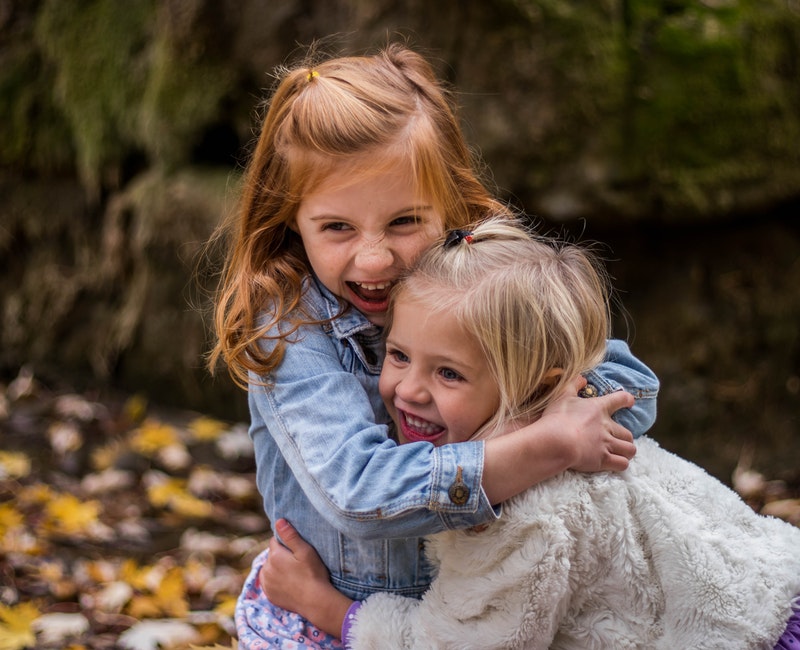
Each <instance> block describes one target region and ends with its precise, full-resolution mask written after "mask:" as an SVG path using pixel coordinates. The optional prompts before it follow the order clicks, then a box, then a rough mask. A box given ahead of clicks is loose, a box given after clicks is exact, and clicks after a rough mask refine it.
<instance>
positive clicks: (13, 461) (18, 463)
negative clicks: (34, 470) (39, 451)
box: [0, 450, 31, 480]
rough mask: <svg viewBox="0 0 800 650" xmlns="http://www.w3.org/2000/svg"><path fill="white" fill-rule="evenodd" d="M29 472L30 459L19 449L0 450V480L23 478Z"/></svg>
mask: <svg viewBox="0 0 800 650" xmlns="http://www.w3.org/2000/svg"><path fill="white" fill-rule="evenodd" d="M30 473H31V459H30V458H28V456H27V455H25V454H23V453H22V452H19V451H2V450H0V480H4V479H7V478H24V477H25V476H27V475H28V474H30Z"/></svg>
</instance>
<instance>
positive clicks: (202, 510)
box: [147, 478, 214, 517]
mask: <svg viewBox="0 0 800 650" xmlns="http://www.w3.org/2000/svg"><path fill="white" fill-rule="evenodd" d="M147 498H148V499H149V500H150V503H152V504H153V505H154V506H155V507H157V508H169V509H170V510H172V511H173V512H176V513H178V514H180V515H183V516H185V517H208V516H210V515H211V513H212V512H213V509H214V508H213V506H212V505H211V504H210V503H209V502H208V501H203V500H202V499H198V498H197V497H195V496H194V495H192V494H190V493H189V492H187V491H186V481H185V480H183V479H177V478H169V479H166V480H164V481H161V482H159V483H155V484H153V485H150V486H148V488H147Z"/></svg>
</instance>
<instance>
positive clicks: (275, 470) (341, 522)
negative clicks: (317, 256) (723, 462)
mask: <svg viewBox="0 0 800 650" xmlns="http://www.w3.org/2000/svg"><path fill="white" fill-rule="evenodd" d="M303 307H304V310H305V312H306V313H307V314H308V315H310V316H311V317H312V318H319V319H320V320H324V321H327V319H330V318H333V317H334V316H335V315H336V314H337V313H338V312H339V304H338V302H337V300H336V298H335V296H333V295H332V294H331V293H330V292H329V291H328V290H327V289H326V288H325V287H323V286H322V285H321V284H320V283H319V282H318V281H316V279H314V278H310V279H309V280H308V282H307V284H306V291H305V294H304V298H303ZM263 345H265V346H268V345H269V342H268V341H267V340H265V341H264V343H263ZM284 349H285V352H284V357H283V360H282V362H281V364H280V365H279V366H278V368H276V369H275V371H274V372H273V374H272V375H271V376H270V377H269V378H266V380H265V379H264V378H258V377H255V376H254V377H251V382H250V387H249V406H250V416H251V424H250V436H251V438H252V440H253V444H254V447H255V454H256V465H257V472H256V477H257V482H258V488H259V491H260V492H261V494H262V496H263V499H264V508H265V512H266V514H267V516H268V517H269V519H270V521H273V522H274V521H275V520H276V519H278V518H281V517H283V518H286V519H288V520H289V521H290V522H291V523H292V524H293V525H294V526H295V528H296V529H297V530H298V532H299V533H300V534H301V535H302V536H303V537H304V538H305V539H306V541H308V542H309V543H310V544H311V545H312V546H314V548H315V549H316V550H317V552H318V553H319V555H320V557H321V558H322V560H323V561H324V562H325V564H326V566H327V567H328V569H329V571H330V574H331V580H332V582H333V584H334V585H335V586H336V587H337V589H339V590H340V591H342V592H343V593H345V594H346V595H347V596H349V597H350V598H353V599H359V600H360V599H363V598H366V597H367V596H368V595H369V594H371V593H374V592H376V591H390V592H394V593H398V594H401V595H406V596H412V597H419V596H421V594H422V593H423V592H424V591H425V589H426V588H427V586H428V584H429V582H430V575H429V573H430V571H429V567H428V566H427V564H426V562H425V560H424V554H423V553H422V551H421V549H422V540H421V539H420V538H421V536H422V535H427V534H431V533H436V532H439V531H442V530H446V529H458V528H467V527H471V526H475V525H478V524H482V523H486V522H488V521H493V520H494V519H496V518H497V516H498V513H499V509H497V510H496V509H495V508H493V507H492V505H491V504H490V503H489V501H488V499H487V498H486V495H485V493H484V492H483V489H482V487H481V477H482V470H483V450H484V443H483V442H482V441H472V442H464V443H459V444H454V445H444V446H441V447H434V446H433V445H432V444H430V443H426V442H416V443H410V444H405V445H398V444H397V443H396V442H395V441H394V440H392V439H391V438H390V437H389V433H388V432H389V429H388V426H387V423H388V422H389V417H388V414H387V412H386V409H385V407H384V405H383V403H382V401H381V398H380V395H379V393H378V376H379V374H380V368H381V364H382V362H383V356H384V355H383V342H382V332H381V330H380V329H379V328H378V327H376V326H374V325H372V324H371V323H370V322H369V321H368V320H367V319H366V318H365V317H364V316H363V315H362V314H361V313H360V312H358V311H357V310H355V309H350V310H348V311H347V312H346V313H345V314H344V315H343V316H340V317H339V318H335V319H334V320H332V321H329V322H325V323H324V324H323V325H305V326H303V327H301V328H300V330H298V332H297V333H295V334H294V335H292V336H290V337H289V339H288V341H287V345H286V346H285V348H284ZM588 380H589V383H590V384H591V385H592V386H594V387H595V388H596V392H597V394H600V395H602V394H605V393H607V392H609V391H613V390H619V389H622V388H624V389H625V390H628V391H630V392H631V393H632V394H633V395H634V397H636V405H635V406H634V407H633V408H631V409H626V410H625V411H624V412H623V411H620V412H618V421H619V422H620V423H621V424H623V425H624V426H626V427H627V428H628V429H630V430H631V432H632V433H633V434H634V435H641V434H642V433H644V432H645V431H646V430H647V429H648V428H649V427H650V426H651V425H652V423H653V421H654V420H655V397H656V394H657V392H658V380H657V379H656V377H655V376H654V375H653V373H652V372H651V371H650V370H649V369H648V368H647V367H646V366H644V365H643V364H641V363H640V362H639V361H637V360H636V359H635V358H634V357H633V356H632V355H631V353H630V351H629V350H628V347H627V345H626V344H625V343H624V342H621V341H610V342H609V344H608V354H607V360H606V361H605V362H604V363H603V364H602V365H601V366H599V367H598V368H597V369H596V370H595V371H593V372H592V373H590V375H589V377H588ZM265 384H266V385H265ZM458 469H460V475H459V476H458V478H457V476H456V475H457V470H458ZM454 485H457V486H458V487H459V488H460V489H459V490H455V491H454V492H455V493H457V497H456V498H454V499H451V497H450V493H451V492H452V491H451V488H452V487H453V486H454ZM458 497H460V498H458Z"/></svg>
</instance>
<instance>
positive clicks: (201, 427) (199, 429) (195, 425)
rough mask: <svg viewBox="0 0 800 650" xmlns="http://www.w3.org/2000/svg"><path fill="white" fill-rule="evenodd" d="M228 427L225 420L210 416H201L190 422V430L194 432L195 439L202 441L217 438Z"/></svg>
mask: <svg viewBox="0 0 800 650" xmlns="http://www.w3.org/2000/svg"><path fill="white" fill-rule="evenodd" d="M227 428H228V427H227V425H226V424H225V423H224V422H221V421H220V420H215V419H214V418H209V417H199V418H196V419H194V420H192V421H191V422H190V423H189V431H191V432H192V435H193V436H194V438H195V440H200V441H202V442H209V441H211V440H216V439H217V438H219V435H220V434H221V433H222V432H223V431H225V430H226V429H227Z"/></svg>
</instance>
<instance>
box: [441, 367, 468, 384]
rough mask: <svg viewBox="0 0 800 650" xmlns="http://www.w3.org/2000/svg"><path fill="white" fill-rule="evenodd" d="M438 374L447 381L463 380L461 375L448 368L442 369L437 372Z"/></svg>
mask: <svg viewBox="0 0 800 650" xmlns="http://www.w3.org/2000/svg"><path fill="white" fill-rule="evenodd" d="M439 374H440V375H441V376H442V377H443V378H444V379H446V380H447V381H459V380H461V379H464V378H463V377H462V376H461V375H459V374H458V373H457V372H456V371H455V370H451V369H450V368H442V369H441V370H440V371H439Z"/></svg>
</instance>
